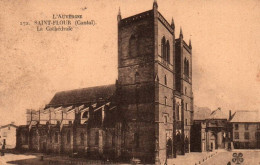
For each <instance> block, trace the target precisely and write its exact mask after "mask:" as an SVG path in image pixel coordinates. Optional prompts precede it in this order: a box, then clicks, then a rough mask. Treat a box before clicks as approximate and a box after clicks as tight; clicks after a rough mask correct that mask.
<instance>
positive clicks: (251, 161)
mask: <svg viewBox="0 0 260 165" xmlns="http://www.w3.org/2000/svg"><path fill="white" fill-rule="evenodd" d="M240 153H242V154H240ZM241 158H242V159H241ZM232 160H233V161H234V162H233V161H232ZM229 162H230V165H260V150H233V151H231V152H221V153H218V154H217V155H216V156H214V157H212V158H211V159H209V160H208V161H205V162H204V163H203V165H228V163H229Z"/></svg>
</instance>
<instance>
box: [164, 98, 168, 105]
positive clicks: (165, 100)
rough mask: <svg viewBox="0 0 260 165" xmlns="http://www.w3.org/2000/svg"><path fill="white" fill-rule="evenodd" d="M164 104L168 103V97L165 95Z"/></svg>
mask: <svg viewBox="0 0 260 165" xmlns="http://www.w3.org/2000/svg"><path fill="white" fill-rule="evenodd" d="M164 105H167V97H166V96H165V97H164Z"/></svg>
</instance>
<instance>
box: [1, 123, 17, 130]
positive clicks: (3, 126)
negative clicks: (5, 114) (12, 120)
mask: <svg viewBox="0 0 260 165" xmlns="http://www.w3.org/2000/svg"><path fill="white" fill-rule="evenodd" d="M8 126H12V127H15V128H18V126H16V125H14V124H6V125H2V126H0V129H2V128H5V127H8Z"/></svg>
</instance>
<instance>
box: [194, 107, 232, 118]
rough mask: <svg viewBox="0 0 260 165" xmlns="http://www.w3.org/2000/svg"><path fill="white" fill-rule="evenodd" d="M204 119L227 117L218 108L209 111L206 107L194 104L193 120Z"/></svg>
mask: <svg viewBox="0 0 260 165" xmlns="http://www.w3.org/2000/svg"><path fill="white" fill-rule="evenodd" d="M206 119H220V120H223V119H228V117H227V116H226V115H225V114H224V113H223V112H222V111H221V109H220V108H218V109H216V110H214V111H211V110H210V109H209V108H208V107H197V106H194V120H206Z"/></svg>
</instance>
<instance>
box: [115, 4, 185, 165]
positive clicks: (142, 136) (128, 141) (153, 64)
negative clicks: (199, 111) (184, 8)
mask: <svg viewBox="0 0 260 165" xmlns="http://www.w3.org/2000/svg"><path fill="white" fill-rule="evenodd" d="M117 19H118V96H119V97H118V107H119V111H120V112H119V113H120V116H121V117H120V120H121V121H122V123H123V125H122V137H121V143H122V145H121V155H122V156H126V157H127V156H128V157H136V158H140V159H143V160H144V161H146V162H149V161H152V162H151V163H157V162H160V163H163V162H165V160H166V159H167V158H169V157H174V156H175V153H176V146H175V145H174V141H176V140H175V136H176V131H175V126H176V124H175V121H176V120H175V118H176V115H175V111H176V110H175V109H176V107H177V108H178V109H180V114H182V116H183V115H184V113H183V111H181V109H183V105H180V106H176V94H175V91H176V85H175V84H176V83H177V82H178V81H177V80H176V77H177V75H176V69H179V68H178V67H176V65H175V63H176V62H178V60H177V59H176V51H175V49H176V45H175V42H176V40H175V26H174V22H173V19H172V23H171V24H170V23H168V22H167V20H166V19H165V18H164V17H163V16H162V15H161V14H160V12H159V11H158V5H157V2H156V1H155V2H154V3H153V8H152V10H149V11H146V12H143V13H140V14H137V15H134V16H131V17H128V18H124V19H122V18H121V13H120V11H119V14H118V17H117ZM177 99H179V100H182V99H183V96H182V95H180V96H178V98H177ZM180 102H181V101H180ZM180 104H181V103H180ZM178 113H179V111H178ZM182 118H183V117H182ZM184 121H185V120H184V119H183V120H182V123H183V122H184ZM183 129H184V124H182V131H181V133H182V134H183V133H184V130H183ZM181 137H182V138H181V139H183V140H182V144H184V138H183V137H185V136H184V135H182V136H181ZM182 149H183V151H184V147H183V146H182Z"/></svg>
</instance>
